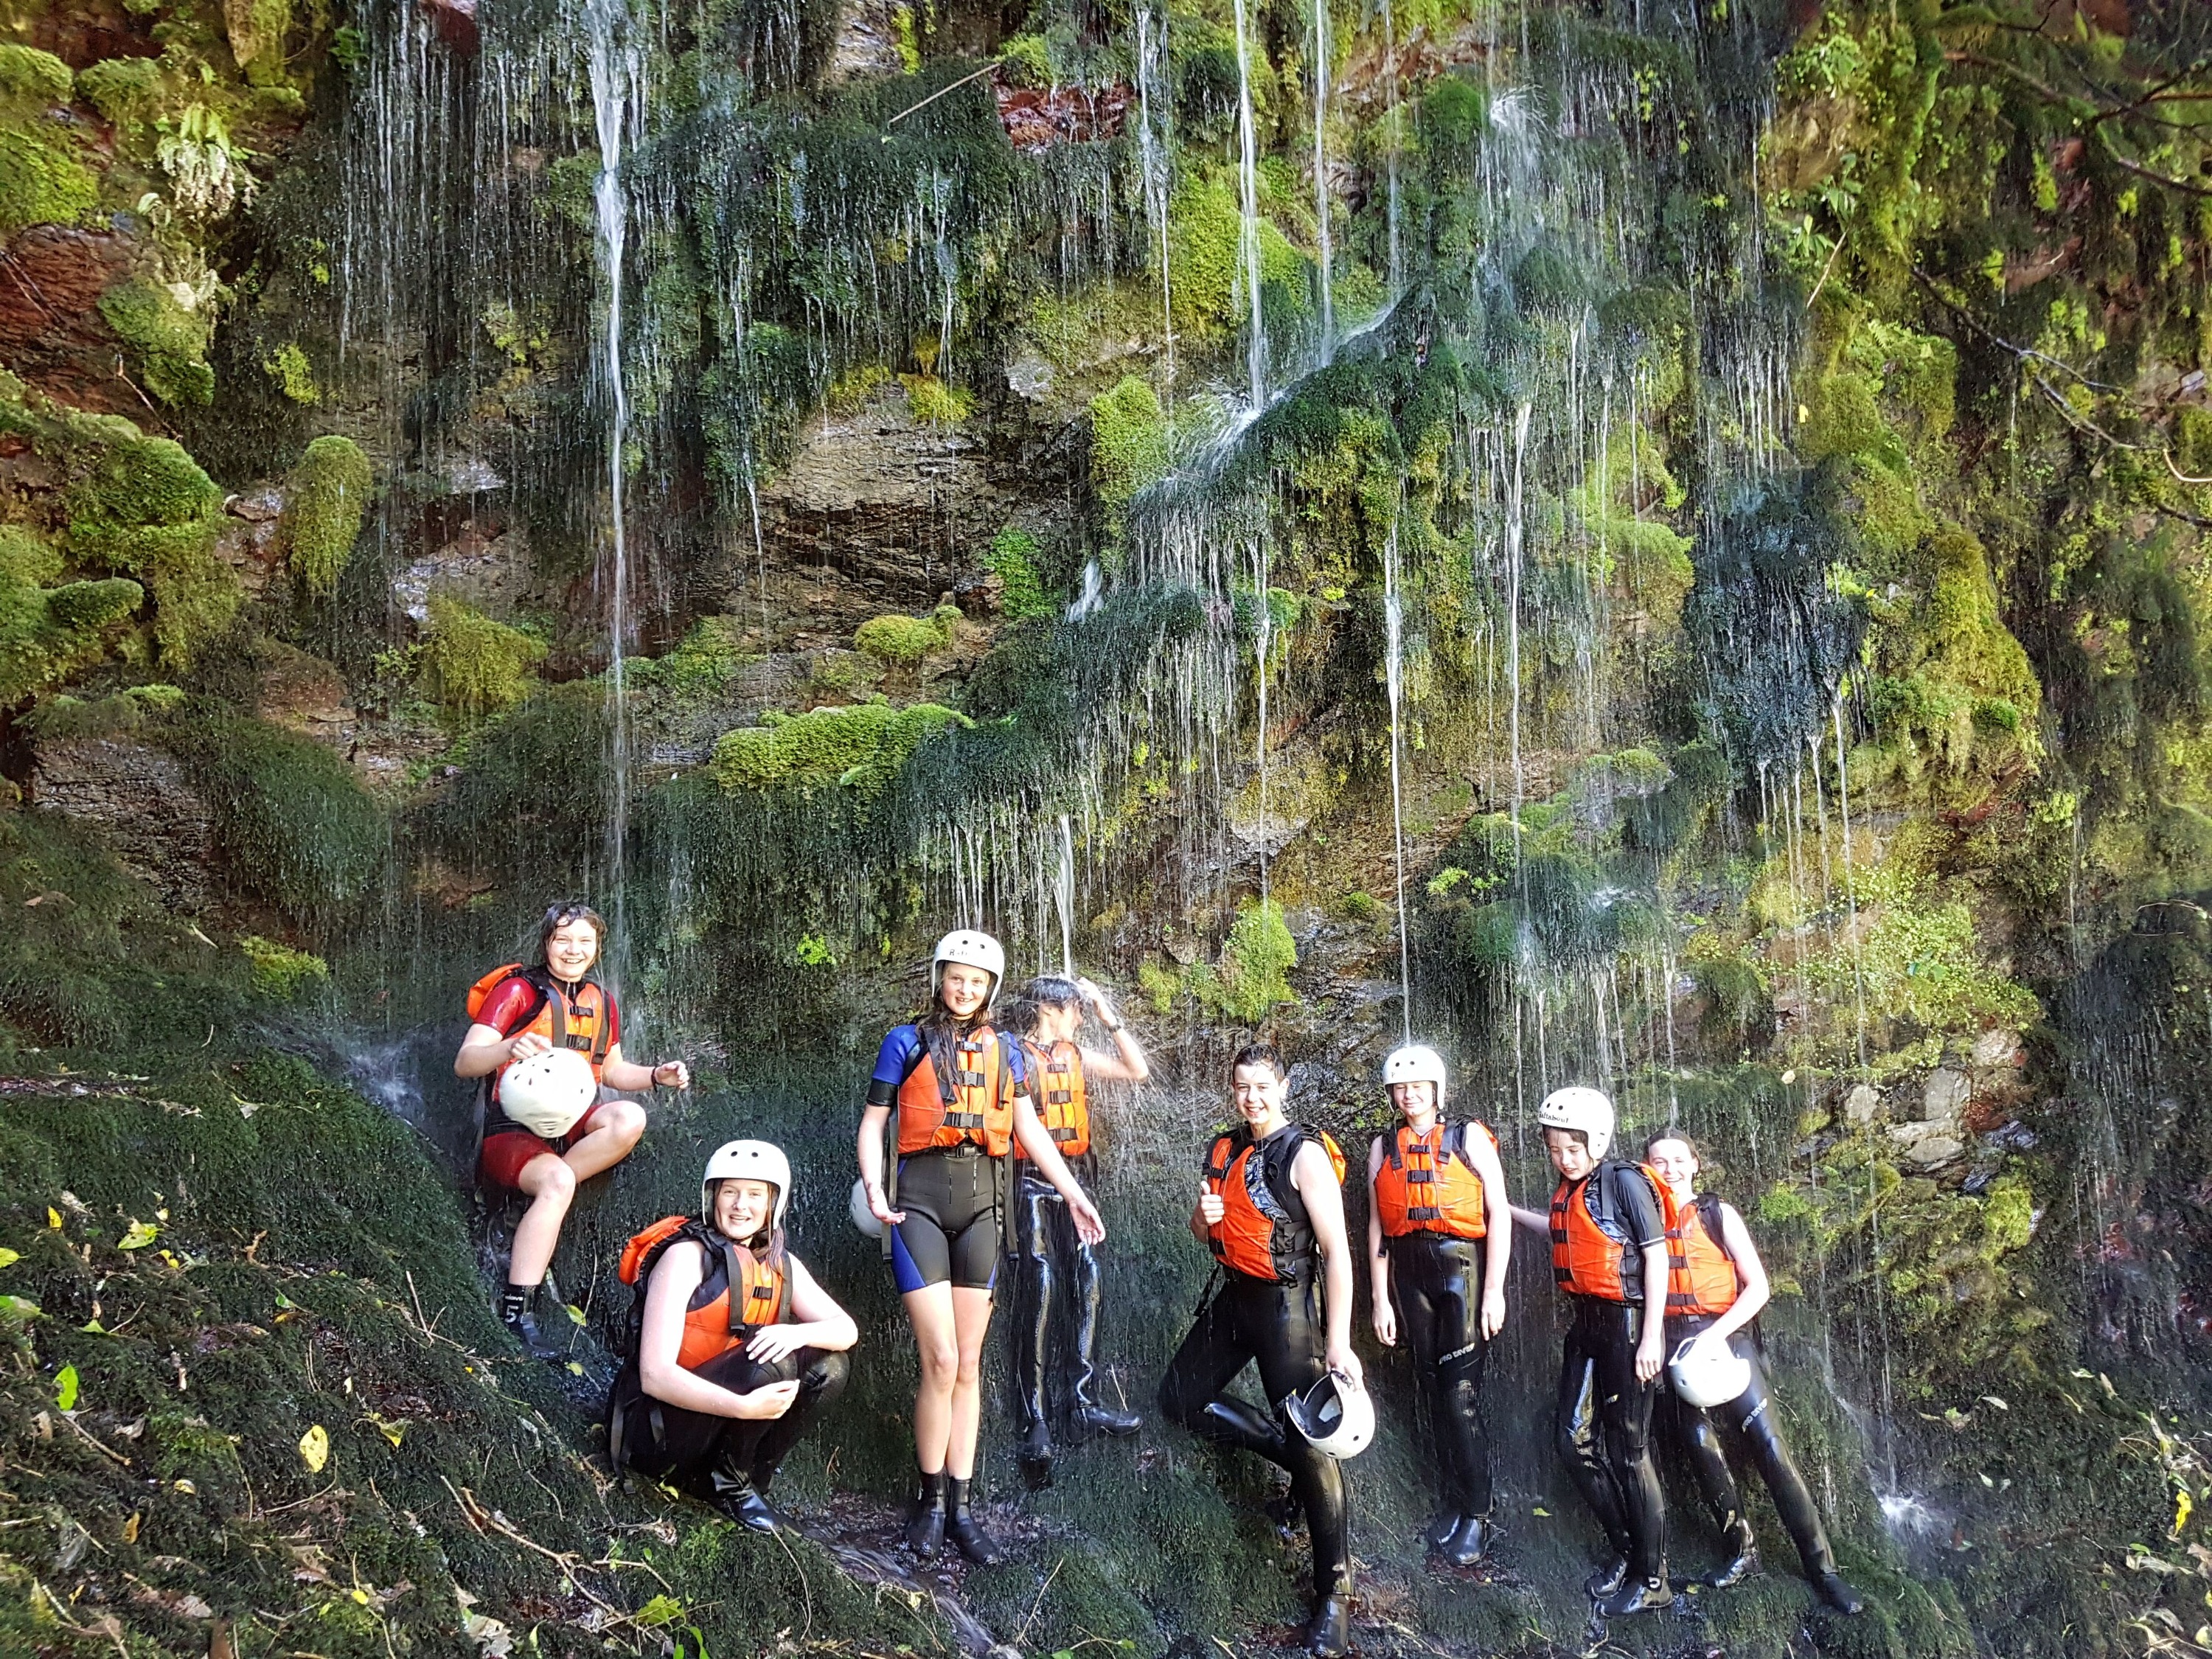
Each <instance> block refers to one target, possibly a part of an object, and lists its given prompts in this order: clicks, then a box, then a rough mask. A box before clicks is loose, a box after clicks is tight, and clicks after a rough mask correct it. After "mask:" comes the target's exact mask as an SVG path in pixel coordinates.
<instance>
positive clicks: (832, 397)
mask: <svg viewBox="0 0 2212 1659" xmlns="http://www.w3.org/2000/svg"><path fill="white" fill-rule="evenodd" d="M890 381H891V372H890V370H889V369H888V368H884V366H883V365H882V364H881V363H862V364H861V365H860V367H859V368H852V369H848V370H846V372H845V373H844V374H841V375H839V376H838V377H837V378H836V380H833V381H831V382H830V383H829V393H828V395H827V396H826V397H825V398H823V404H825V405H826V406H827V407H828V409H829V412H830V413H831V414H832V415H837V416H854V415H857V414H859V413H860V411H861V410H864V409H866V407H867V406H868V404H869V401H870V400H871V399H872V398H874V397H875V395H876V393H877V392H879V391H881V390H882V389H883V388H884V386H889V385H890Z"/></svg>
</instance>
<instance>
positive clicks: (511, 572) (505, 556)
mask: <svg viewBox="0 0 2212 1659" xmlns="http://www.w3.org/2000/svg"><path fill="white" fill-rule="evenodd" d="M529 575H530V570H529V560H528V557H527V556H526V553H525V551H524V550H523V547H522V545H521V538H520V537H519V536H516V535H513V534H511V533H510V532H508V531H507V529H506V528H505V526H502V525H501V524H499V523H497V522H496V521H485V520H473V519H472V520H468V521H466V522H465V524H463V526H461V529H460V532H459V534H457V535H455V536H454V537H453V539H452V540H451V541H449V542H447V543H445V544H443V545H441V546H440V547H439V548H438V549H437V550H435V552H430V553H426V554H424V555H423V556H422V557H420V558H418V559H415V560H412V561H410V562H409V563H407V564H406V565H404V566H403V567H402V568H401V569H400V571H399V574H397V575H396V576H394V577H393V578H392V597H393V598H394V599H398V602H399V608H400V609H401V610H402V611H405V612H406V613H407V614H408V616H409V617H412V618H413V619H414V620H415V622H416V623H425V622H428V620H429V617H430V595H431V593H432V592H434V591H435V592H441V593H450V594H452V595H453V597H454V598H456V599H465V600H466V601H467V602H468V603H469V604H471V605H474V606H475V607H476V608H477V610H479V611H490V612H492V613H493V614H495V615H500V614H503V613H505V612H507V611H511V610H512V609H513V606H514V604H515V601H516V600H517V599H518V598H519V597H520V592H521V590H522V588H523V587H524V586H526V584H527V582H528V580H529Z"/></svg>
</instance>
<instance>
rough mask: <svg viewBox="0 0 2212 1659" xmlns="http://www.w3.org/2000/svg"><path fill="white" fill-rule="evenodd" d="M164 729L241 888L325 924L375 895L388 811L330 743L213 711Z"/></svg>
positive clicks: (288, 912)
mask: <svg viewBox="0 0 2212 1659" xmlns="http://www.w3.org/2000/svg"><path fill="white" fill-rule="evenodd" d="M161 738H162V741H163V742H165V743H166V744H168V745H169V747H171V748H172V749H173V750H175V751H176V752H177V753H178V754H179V756H181V757H183V758H184V760H185V763H186V764H187V765H188V766H189V767H190V769H191V773H192V777H193V781H194V783H195V784H196V786H197V787H198V789H199V791H200V793H201V794H202V796H203V797H204V799H206V801H207V803H208V805H210V807H211V808H212V809H213V810H214V814H215V829H216V846H217V848H218V850H219V851H220V852H221V854H222V859H223V863H224V866H225V868H226V871H227V872H228V875H229V878H230V879H231V881H232V882H233V883H234V884H235V885H236V887H237V889H238V890H240V891H242V892H244V893H246V894H249V895H251V896H253V897H255V898H258V899H260V900H262V901H264V902H267V903H269V904H271V905H274V906H276V908H277V909H279V910H280V911H282V912H283V914H285V915H289V916H293V917H298V918H301V919H325V918H328V917H330V916H331V915H334V914H337V913H340V912H343V911H344V910H345V909H347V908H349V907H351V906H352V905H355V904H356V903H358V902H361V901H362V899H364V898H366V897H367V896H369V894H371V893H372V892H373V891H374V890H376V887H377V885H378V884H379V883H380V882H381V880H382V879H383V878H384V875H385V854H386V849H387V848H388V846H389V844H390V836H389V835H388V833H387V831H386V825H385V820H384V815H383V813H382V812H381V811H379V810H378V808H377V805H376V803H375V802H374V801H373V800H371V799H369V796H368V792H367V791H366V790H365V789H363V788H362V784H361V781H360V779H359V778H358V777H356V775H355V774H354V771H353V769H352V768H351V767H349V766H348V765H347V764H346V763H345V762H344V761H343V759H341V758H340V757H338V755H337V753H336V752H335V751H334V750H331V749H330V748H329V747H328V746H327V745H325V744H319V743H317V742H316V741H315V740H314V739H313V738H303V737H301V736H300V735H299V734H298V733H297V732H288V731H286V730H285V729H284V728H283V726H274V725H271V724H270V723H269V722H268V721H266V720H252V719H248V718H246V717H244V716H242V715H238V714H228V713H225V712H223V711H222V710H220V709H215V708H207V709H195V710H194V711H192V712H191V715H190V716H189V717H188V718H185V719H180V720H170V721H168V722H167V723H165V725H164V726H162V727H161Z"/></svg>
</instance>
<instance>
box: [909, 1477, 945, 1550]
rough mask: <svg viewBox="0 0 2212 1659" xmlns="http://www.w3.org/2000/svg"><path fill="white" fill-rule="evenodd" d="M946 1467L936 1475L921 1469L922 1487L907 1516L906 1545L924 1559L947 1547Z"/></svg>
mask: <svg viewBox="0 0 2212 1659" xmlns="http://www.w3.org/2000/svg"><path fill="white" fill-rule="evenodd" d="M948 1484H949V1483H948V1481H947V1480H946V1477H945V1473H944V1471H943V1470H941V1469H940V1470H939V1472H938V1473H937V1474H931V1473H930V1472H929V1471H928V1470H927V1469H924V1470H923V1471H922V1472H921V1491H920V1492H918V1493H917V1494H916V1495H915V1500H914V1509H913V1511H912V1513H910V1514H909V1515H908V1516H907V1522H906V1547H908V1549H910V1550H912V1551H913V1552H914V1553H915V1555H916V1556H917V1557H919V1558H920V1559H922V1560H924V1561H933V1560H935V1559H937V1553H938V1552H939V1550H941V1549H943V1548H944V1547H945V1487H946V1486H947V1485H948Z"/></svg>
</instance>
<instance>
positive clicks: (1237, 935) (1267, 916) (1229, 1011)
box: [1188, 901, 1298, 1025]
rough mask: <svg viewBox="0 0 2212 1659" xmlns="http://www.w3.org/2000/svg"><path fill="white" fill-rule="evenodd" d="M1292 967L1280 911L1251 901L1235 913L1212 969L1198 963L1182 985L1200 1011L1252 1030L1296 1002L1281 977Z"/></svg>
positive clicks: (1294, 952)
mask: <svg viewBox="0 0 2212 1659" xmlns="http://www.w3.org/2000/svg"><path fill="white" fill-rule="evenodd" d="M1297 965H1298V947H1297V941H1296V940H1295V939H1292V938H1291V929H1290V925H1289V924H1288V923H1287V922H1285V921H1284V920H1283V913H1282V910H1281V908H1280V907H1279V906H1277V905H1274V904H1272V903H1262V902H1256V901H1255V902H1250V903H1247V904H1245V905H1244V906H1243V908H1240V909H1239V910H1238V911H1237V920H1236V921H1234V922H1233V923H1231V926H1230V929H1229V937H1228V938H1227V939H1225V940H1223V941H1222V945H1221V957H1220V961H1219V964H1218V966H1209V965H1208V964H1206V963H1197V964H1195V965H1194V966H1193V967H1192V968H1191V969H1190V970H1189V973H1188V983H1189V987H1190V989H1191V991H1192V993H1193V994H1194V995H1195V996H1196V997H1197V998H1198V1000H1200V1002H1201V1003H1203V1004H1205V1005H1206V1007H1208V1008H1210V1009H1213V1010H1215V1011H1217V1012H1220V1013H1223V1014H1225V1015H1227V1016H1228V1017H1229V1018H1231V1019H1233V1020H1236V1021H1237V1022H1238V1023H1239V1024H1244V1025H1257V1024H1260V1023H1261V1021H1262V1020H1264V1019H1266V1018H1267V1016H1268V1015H1269V1014H1270V1013H1272V1012H1274V1010H1275V1009H1276V1008H1278V1007H1279V1006H1282V1005H1283V1004H1285V1003H1290V1002H1296V1001H1297V1000H1298V998H1297V992H1295V991H1293V990H1292V989H1291V985H1290V981H1289V980H1287V979H1286V978H1285V977H1284V975H1285V974H1286V973H1288V971H1289V970H1290V969H1292V968H1295V967H1297Z"/></svg>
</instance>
